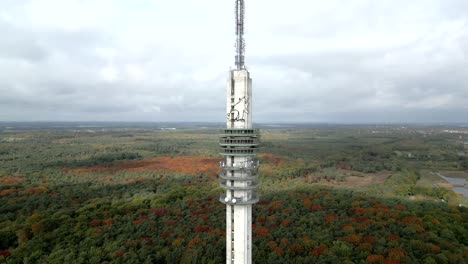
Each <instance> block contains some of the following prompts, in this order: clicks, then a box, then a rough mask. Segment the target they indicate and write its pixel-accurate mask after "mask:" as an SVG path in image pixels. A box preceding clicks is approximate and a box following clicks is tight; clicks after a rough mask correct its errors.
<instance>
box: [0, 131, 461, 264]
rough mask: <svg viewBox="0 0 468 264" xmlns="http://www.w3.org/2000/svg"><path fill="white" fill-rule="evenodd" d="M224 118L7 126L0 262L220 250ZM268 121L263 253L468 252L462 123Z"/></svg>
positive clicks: (407, 255) (337, 259)
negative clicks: (457, 184) (193, 122)
mask: <svg viewBox="0 0 468 264" xmlns="http://www.w3.org/2000/svg"><path fill="white" fill-rule="evenodd" d="M221 127H222V125H220V126H219V128H217V127H216V126H208V127H191V126H188V127H183V126H182V127H177V128H174V129H162V128H161V127H157V126H155V127H139V126H132V125H131V124H128V125H127V126H126V127H124V126H118V125H116V126H112V127H99V126H98V125H95V126H93V127H81V128H76V127H73V128H60V129H58V128H54V127H46V128H35V127H14V126H9V127H6V126H5V127H0V263H224V262H225V260H224V258H225V248H226V247H225V206H224V205H223V204H221V203H220V202H219V201H218V197H219V195H220V194H222V193H223V189H221V188H220V187H219V185H218V182H219V180H218V176H217V174H218V173H219V172H220V168H219V162H220V161H221V160H222V157H221V156H220V155H219V153H218V152H219V146H218V142H219V140H218V137H219V129H221ZM260 129H261V140H262V148H261V153H260V154H259V155H258V159H259V160H260V164H261V167H260V184H261V185H260V190H259V191H260V195H261V198H260V202H259V203H258V204H256V205H255V206H254V209H253V228H252V230H253V243H254V247H253V250H252V252H253V262H254V263H386V264H396V263H427V264H429V263H457V264H458V263H468V209H467V206H468V201H467V199H466V198H464V197H463V196H461V195H460V194H457V193H455V192H454V191H453V190H452V189H451V187H452V186H450V185H448V184H447V183H446V182H445V181H444V180H443V179H441V178H440V177H438V176H437V174H436V173H441V174H444V175H452V176H453V175H454V177H457V178H464V179H468V145H467V143H468V129H467V128H459V127H457V128H454V127H446V126H416V125H414V126H408V125H405V126H401V125H400V126H398V125H311V126H306V125H298V126H294V125H289V126H287V125H284V126H274V127H273V126H266V125H263V126H260Z"/></svg>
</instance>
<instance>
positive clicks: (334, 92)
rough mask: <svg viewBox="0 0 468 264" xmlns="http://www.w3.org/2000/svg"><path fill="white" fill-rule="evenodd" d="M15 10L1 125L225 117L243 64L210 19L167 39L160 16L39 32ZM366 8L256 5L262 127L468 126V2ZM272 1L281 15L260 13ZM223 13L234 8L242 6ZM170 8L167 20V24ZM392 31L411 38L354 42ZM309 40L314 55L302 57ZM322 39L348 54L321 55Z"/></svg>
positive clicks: (2, 67)
mask: <svg viewBox="0 0 468 264" xmlns="http://www.w3.org/2000/svg"><path fill="white" fill-rule="evenodd" d="M13 2H14V1H8V3H9V4H8V5H5V10H6V11H11V12H12V13H14V14H16V19H17V20H16V22H15V21H13V22H8V21H6V20H2V19H1V18H0V35H2V36H9V37H8V38H0V120H97V121H99V120H111V121H119V120H122V121H125V120H129V121H135V120H138V121H171V120H173V121H224V110H225V105H224V102H225V99H224V96H225V94H224V93H225V84H226V77H227V71H228V68H229V65H230V64H231V63H232V61H231V60H232V57H233V56H232V54H227V55H226V54H225V53H226V52H232V49H229V48H230V47H227V48H224V47H222V48H221V47H216V45H225V44H226V43H227V42H223V41H220V40H219V39H218V38H221V37H223V38H225V37H226V36H225V32H224V30H223V31H222V32H217V30H218V27H217V24H215V23H213V21H210V19H211V18H212V17H211V14H210V13H208V12H207V13H205V14H202V17H201V18H200V17H198V19H199V20H200V21H201V22H197V21H198V20H197V19H194V17H191V16H190V15H191V14H190V12H189V13H187V14H185V13H184V14H185V15H186V16H187V17H186V18H184V19H186V20H187V23H190V24H191V25H190V26H187V27H186V28H184V27H183V26H182V25H181V24H180V21H179V24H178V25H177V26H175V27H174V30H173V31H171V30H166V31H167V32H166V33H164V32H161V31H156V30H155V31H154V32H152V31H151V30H148V29H149V28H151V27H152V26H151V23H156V22H155V21H152V20H151V18H150V17H148V18H145V20H144V23H140V22H139V20H138V17H135V16H133V17H132V16H130V17H129V18H123V17H122V16H117V18H118V19H123V21H116V22H118V23H116V24H118V25H124V24H126V23H128V24H129V26H128V28H130V29H132V30H133V31H135V32H141V34H142V35H139V34H137V33H135V32H130V33H131V34H130V33H128V32H124V31H125V30H128V28H122V27H117V26H116V27H115V28H113V27H106V26H102V25H99V26H98V25H95V26H91V27H90V26H89V25H87V26H85V27H82V28H80V27H77V28H76V29H73V30H70V29H64V28H60V27H55V26H50V25H42V26H38V25H34V24H28V23H29V22H27V21H28V20H27V13H25V12H23V11H22V10H23V8H24V5H23V4H27V3H28V1H27V0H24V1H22V3H23V4H14V3H13ZM358 2H359V1H330V3H318V2H317V3H316V2H314V3H311V2H310V1H302V0H293V3H292V4H291V5H289V6H284V5H282V4H280V3H279V2H271V1H270V2H268V3H267V2H265V1H263V2H262V1H259V2H255V3H250V4H249V5H248V6H247V8H249V7H250V6H251V7H252V9H248V13H247V15H248V19H247V22H248V23H250V24H248V25H249V26H250V25H252V26H251V27H249V26H248V27H247V29H248V30H250V31H248V33H249V34H250V35H249V36H250V38H247V45H248V46H247V47H248V49H247V51H248V52H247V56H248V57H247V61H248V66H249V69H250V70H251V73H252V77H253V83H254V91H253V93H254V98H253V100H254V106H253V107H254V116H255V117H254V118H255V121H257V122H258V121H263V122H271V121H282V122H288V121H292V122H295V121H297V122H306V121H320V122H327V121H330V122H348V121H349V122H352V121H356V122H365V121H370V122H371V121H372V122H379V121H382V122H386V121H388V122H399V121H408V122H414V121H424V122H427V121H431V120H432V121H444V120H446V121H457V120H458V121H467V122H468V119H467V117H468V109H467V108H466V106H467V105H468V79H467V78H468V77H467V76H468V62H467V60H466V58H467V57H468V33H466V32H468V30H467V27H468V24H467V23H468V15H466V12H465V13H464V12H461V11H460V10H462V9H467V8H466V4H465V2H466V1H455V0H453V1H442V0H441V1H435V0H434V1H430V2H425V1H412V2H411V3H409V2H407V1H368V2H366V1H364V2H362V1H361V2H360V3H362V4H361V5H359V4H358ZM89 3H91V2H89ZM140 4H141V3H140ZM203 4H208V3H200V5H203ZM265 4H269V7H270V8H271V10H272V12H271V13H265V12H262V13H258V12H260V11H263V10H264V9H261V7H262V6H264V5H265ZM119 5H120V4H119V3H115V6H114V7H115V8H119ZM167 5H172V4H170V3H167ZM177 5H180V4H177ZM217 5H221V4H220V3H219V2H217ZM222 5H226V10H229V7H227V5H230V3H227V4H226V3H224V4H222ZM294 6H295V7H294ZM402 7H405V8H402ZM120 8H124V7H120ZM148 8H149V7H148ZM13 9H14V10H13ZM159 9H161V8H159ZM159 9H158V10H154V13H155V14H154V16H156V17H158V16H160V15H164V14H161V13H158V12H160V11H159ZM201 9H203V8H201ZM283 9H284V10H283ZM300 10H302V11H301V12H299V11H300ZM296 11H297V12H299V14H296ZM306 11H307V12H306ZM255 12H257V13H255ZM280 14H282V17H281V19H277V20H271V22H270V23H265V21H264V20H266V19H275V17H276V16H277V15H280ZM102 15H103V16H106V15H108V14H104V13H103V14H102ZM228 15H230V13H229V14H228ZM21 18H23V19H21ZM216 18H217V19H224V18H223V17H221V16H219V15H217V16H216ZM18 19H19V20H21V21H20V22H18ZM105 19H112V17H110V18H109V17H106V18H105ZM114 19H115V18H114ZM125 19H128V20H125ZM226 19H227V20H229V21H231V19H230V18H226ZM103 20H104V18H103ZM157 22H159V21H157ZM172 22H173V23H175V21H172ZM172 22H171V23H172ZM132 23H135V24H132ZM145 23H149V25H147V24H145ZM197 23H200V24H197ZM223 23H225V21H224V20H223V21H220V24H222V25H224V24H223ZM208 24H209V25H210V26H209V27H200V25H208ZM231 24H232V23H230V24H229V25H231ZM154 26H155V27H156V28H158V29H161V25H156V24H155V25H154ZM158 26H159V27H158ZM165 27H167V28H168V29H172V28H171V24H170V23H169V22H168V24H167V25H165ZM407 27H408V31H406V28H407ZM187 28H188V29H190V30H200V32H199V34H200V37H198V38H197V37H196V38H194V36H197V35H198V34H196V32H184V29H185V30H187ZM223 28H224V27H223ZM231 29H232V28H226V29H225V30H231ZM208 30H209V31H208ZM212 31H213V32H212ZM386 32H388V33H389V34H393V35H394V36H395V37H399V33H402V36H401V38H402V40H401V41H395V43H393V42H392V43H383V44H382V43H380V44H379V45H376V46H375V47H374V46H372V45H368V44H367V43H365V42H364V41H363V42H357V43H359V44H362V45H363V47H359V46H356V41H359V40H356V39H352V38H354V36H353V34H355V35H356V36H359V37H361V36H362V37H365V38H367V39H368V40H369V41H372V40H374V39H375V38H377V37H376V36H375V35H374V34H377V35H378V34H383V33H386ZM218 33H219V34H218ZM403 33H404V34H403ZM126 34H127V35H126ZM164 34H169V35H164ZM411 34H415V35H414V37H413V36H412V35H411ZM147 35H149V36H150V37H148V36H147ZM226 35H227V34H226ZM393 35H392V36H393ZM408 35H409V36H410V37H408ZM231 36H232V34H231ZM132 37H136V38H137V40H138V41H137V40H134V39H132ZM228 37H230V36H228ZM348 37H349V39H348ZM140 39H141V40H140ZM132 41H135V42H137V44H134V43H133V42H132ZM171 41H176V42H171ZM300 41H304V42H305V43H311V45H312V46H311V47H310V48H308V47H307V45H304V47H303V46H301V48H300V49H297V50H295V47H296V44H298V43H297V42H300ZM320 41H325V42H324V43H331V44H334V45H335V46H336V47H334V46H333V45H331V46H330V47H326V46H323V47H320V49H317V50H316V49H315V48H314V47H315V46H313V45H315V43H319V42H320ZM336 41H345V42H348V41H349V42H350V43H354V44H353V45H351V44H350V45H346V43H337V42H336ZM353 41H354V42H353ZM127 42H129V43H130V44H129V43H127ZM252 42H253V43H252ZM132 43H133V44H132ZM213 43H215V44H216V45H214V44H213ZM229 43H230V42H229ZM278 43H280V44H278ZM299 44H300V43H299ZM249 45H250V46H249ZM317 45H318V44H317ZM251 46H252V53H249V52H250V50H249V47H251ZM318 46H320V45H318ZM256 47H264V48H265V49H266V50H267V51H261V50H258V49H257V48H256ZM260 51H261V52H260ZM225 58H226V61H225V62H224V60H225ZM220 61H221V62H220ZM223 63H224V64H223Z"/></svg>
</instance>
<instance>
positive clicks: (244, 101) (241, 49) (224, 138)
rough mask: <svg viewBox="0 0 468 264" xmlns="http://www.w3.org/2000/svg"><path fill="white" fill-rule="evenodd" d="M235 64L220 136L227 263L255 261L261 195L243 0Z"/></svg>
mask: <svg viewBox="0 0 468 264" xmlns="http://www.w3.org/2000/svg"><path fill="white" fill-rule="evenodd" d="M235 14H236V44H235V48H236V56H235V65H236V68H235V69H233V70H231V71H230V72H229V78H228V81H227V90H226V95H227V98H226V112H227V114H226V119H227V120H226V129H224V130H222V132H221V136H220V146H221V155H223V156H224V157H225V159H224V161H222V162H221V164H220V165H221V168H222V171H221V174H220V175H219V178H220V186H221V187H222V188H224V189H225V190H226V193H225V194H223V195H221V197H220V199H219V200H220V201H221V202H222V203H224V204H226V263H227V264H247V263H248V264H250V263H252V205H253V204H255V203H257V202H258V200H259V198H258V195H257V189H258V167H259V162H258V160H257V159H256V158H255V156H256V153H257V149H258V147H259V144H260V134H259V130H258V129H254V128H252V103H251V102H252V101H251V100H252V79H251V78H250V73H249V72H248V71H247V69H246V68H245V64H244V62H245V60H244V54H245V42H244V14H245V7H244V0H236V6H235Z"/></svg>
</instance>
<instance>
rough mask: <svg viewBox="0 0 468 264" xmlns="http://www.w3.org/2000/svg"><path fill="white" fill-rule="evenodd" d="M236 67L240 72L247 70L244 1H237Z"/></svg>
mask: <svg viewBox="0 0 468 264" xmlns="http://www.w3.org/2000/svg"><path fill="white" fill-rule="evenodd" d="M235 12H236V44H235V47H236V67H237V69H238V70H240V69H245V64H244V54H245V40H244V18H245V6H244V0H236V8H235Z"/></svg>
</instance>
